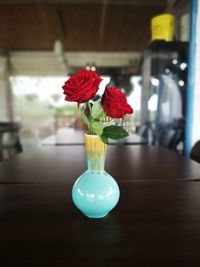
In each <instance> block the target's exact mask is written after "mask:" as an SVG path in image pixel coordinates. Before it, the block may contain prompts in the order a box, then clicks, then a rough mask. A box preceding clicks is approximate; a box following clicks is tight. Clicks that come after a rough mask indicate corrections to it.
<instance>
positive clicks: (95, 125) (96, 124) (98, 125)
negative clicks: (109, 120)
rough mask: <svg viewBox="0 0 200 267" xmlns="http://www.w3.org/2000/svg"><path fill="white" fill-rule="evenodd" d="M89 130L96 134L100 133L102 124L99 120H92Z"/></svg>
mask: <svg viewBox="0 0 200 267" xmlns="http://www.w3.org/2000/svg"><path fill="white" fill-rule="evenodd" d="M90 128H91V130H92V131H93V132H94V133H95V134H97V135H101V134H102V133H103V125H102V123H100V122H96V121H94V122H93V123H92V124H91V125H90Z"/></svg>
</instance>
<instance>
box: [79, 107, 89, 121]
mask: <svg viewBox="0 0 200 267" xmlns="http://www.w3.org/2000/svg"><path fill="white" fill-rule="evenodd" d="M81 117H82V119H83V121H84V123H85V124H86V125H89V124H90V122H89V120H88V118H87V116H86V115H85V112H84V110H83V109H81Z"/></svg>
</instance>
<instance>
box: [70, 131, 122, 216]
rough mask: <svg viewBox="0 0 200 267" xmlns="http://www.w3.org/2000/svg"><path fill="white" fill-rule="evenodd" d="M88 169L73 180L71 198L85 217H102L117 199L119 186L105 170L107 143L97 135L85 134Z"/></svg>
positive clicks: (113, 205)
mask: <svg viewBox="0 0 200 267" xmlns="http://www.w3.org/2000/svg"><path fill="white" fill-rule="evenodd" d="M85 144H86V151H87V163H88V169H87V171H86V172H84V173H83V174H82V175H81V176H80V177H79V178H78V179H77V180H76V182H75V184H74V186H73V188H72V199H73V202H74V204H75V205H76V207H77V208H78V209H79V210H80V211H81V212H82V213H83V214H85V215H86V216H87V217H90V218H102V217H105V216H106V215H107V214H108V213H109V211H111V210H112V209H113V208H114V207H115V206H116V204H117V202H118V201H119V196H120V192H119V187H118V185H117V183H116V181H115V180H114V178H113V177H112V176H111V175H110V174H108V173H107V172H105V170H104V163H105V157H106V149H107V145H106V144H104V143H103V142H102V141H101V139H100V138H99V136H98V135H87V134H86V135H85Z"/></svg>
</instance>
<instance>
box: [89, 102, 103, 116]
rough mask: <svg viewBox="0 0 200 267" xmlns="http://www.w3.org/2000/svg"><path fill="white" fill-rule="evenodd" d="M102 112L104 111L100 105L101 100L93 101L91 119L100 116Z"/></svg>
mask: <svg viewBox="0 0 200 267" xmlns="http://www.w3.org/2000/svg"><path fill="white" fill-rule="evenodd" d="M103 113H104V111H103V107H102V105H101V102H100V101H98V102H96V103H94V105H93V106H92V113H91V115H92V117H93V119H99V118H101V117H102V116H103Z"/></svg>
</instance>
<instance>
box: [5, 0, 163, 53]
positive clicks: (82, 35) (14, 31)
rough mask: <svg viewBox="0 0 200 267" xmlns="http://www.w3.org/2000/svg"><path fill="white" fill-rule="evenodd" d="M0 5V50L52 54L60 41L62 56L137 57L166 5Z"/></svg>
mask: <svg viewBox="0 0 200 267" xmlns="http://www.w3.org/2000/svg"><path fill="white" fill-rule="evenodd" d="M4 2H6V3H2V1H1V4H0V50H1V51H24V50H28V51H50V50H53V47H54V42H55V40H57V39H59V40H61V41H62V43H63V45H64V49H65V51H85V52H89V51H96V52H100V51H105V52H116V51H122V52H128V51H132V52H140V51H143V50H144V49H145V47H146V46H147V44H148V43H149V41H150V20H151V18H152V17H153V16H155V15H157V14H159V13H162V12H163V11H164V9H165V4H166V3H165V1H159V0H151V1H149V0H135V1H133V0H124V1H119V0H115V1H114V0H107V1H105V0H104V1H103V0H102V1H101V0H95V1H94V0H93V1H86V0H82V1H78V0H74V1H72V0H71V1H70V0H68V1H61V0H60V1H54V0H49V1H36V0H35V1H34V0H32V1H17V0H12V1H11V0H10V1H4ZM22 2H23V3H22ZM72 2H73V3H72ZM74 3H76V4H74ZM150 3H151V4H150Z"/></svg>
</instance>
